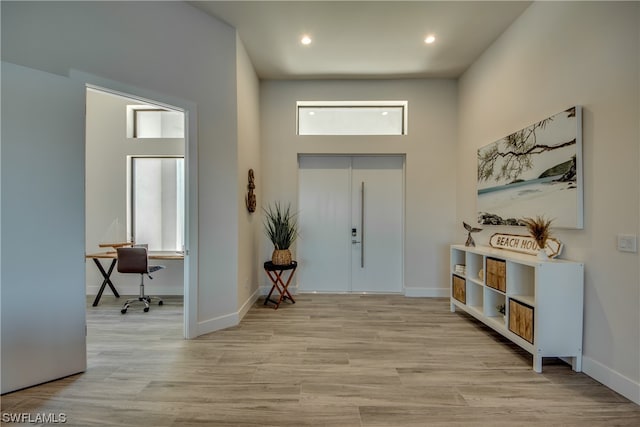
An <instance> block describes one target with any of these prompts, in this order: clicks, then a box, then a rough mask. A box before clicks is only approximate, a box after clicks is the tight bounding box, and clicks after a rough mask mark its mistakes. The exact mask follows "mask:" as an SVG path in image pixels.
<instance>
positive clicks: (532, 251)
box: [489, 233, 562, 258]
mask: <svg viewBox="0 0 640 427" xmlns="http://www.w3.org/2000/svg"><path fill="white" fill-rule="evenodd" d="M489 245H491V247H492V248H498V249H506V250H509V251H514V252H522V253H525V254H529V255H537V254H538V243H537V242H536V241H535V239H534V238H533V237H531V236H519V235H517V234H502V233H496V234H494V235H493V236H491V238H490V239H489ZM544 251H545V252H546V253H547V256H548V257H549V258H555V257H557V256H558V255H560V252H562V243H561V242H560V241H559V240H557V239H554V238H553V237H550V238H549V239H547V246H546V247H545V248H544Z"/></svg>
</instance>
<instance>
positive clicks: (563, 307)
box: [450, 245, 584, 372]
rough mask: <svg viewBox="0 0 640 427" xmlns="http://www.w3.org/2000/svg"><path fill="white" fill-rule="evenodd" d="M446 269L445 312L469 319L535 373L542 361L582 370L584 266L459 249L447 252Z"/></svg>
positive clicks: (492, 250)
mask: <svg viewBox="0 0 640 427" xmlns="http://www.w3.org/2000/svg"><path fill="white" fill-rule="evenodd" d="M450 264H451V278H450V287H451V298H450V302H451V311H455V310H456V309H460V310H462V311H465V312H467V313H469V314H470V315H471V316H473V317H475V318H476V319H478V320H480V321H481V322H483V323H484V324H486V325H487V326H489V327H491V328H492V329H494V330H495V331H497V332H498V333H500V334H502V335H503V336H505V337H506V338H508V339H510V340H511V341H512V342H514V343H515V344H517V345H519V346H520V347H522V348H523V349H525V350H526V351H528V352H529V353H531V354H532V355H533V369H534V371H536V372H542V361H543V358H544V357H558V358H561V359H563V360H566V361H568V362H570V363H571V365H572V368H573V369H574V370H575V371H581V370H582V312H583V300H584V290H583V286H584V285H583V282H584V264H582V263H579V262H572V261H566V260H554V259H552V260H540V259H538V258H537V257H536V256H532V255H525V254H520V253H515V252H509V251H506V250H502V249H495V248H490V247H468V246H463V245H453V246H451V249H450ZM456 266H464V268H460V267H459V268H458V269H456ZM454 292H455V293H454ZM500 306H504V307H505V310H504V311H505V313H504V314H502V313H501V312H500V310H499V308H498V307H500ZM537 312H539V313H544V315H537Z"/></svg>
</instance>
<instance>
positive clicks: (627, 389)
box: [582, 356, 640, 405]
mask: <svg viewBox="0 0 640 427" xmlns="http://www.w3.org/2000/svg"><path fill="white" fill-rule="evenodd" d="M582 372H584V373H585V374H587V375H589V376H590V377H591V378H593V379H594V380H596V381H598V382H600V383H602V384H604V385H605V386H607V387H609V388H610V389H611V390H613V391H615V392H617V393H620V394H621V395H623V396H624V397H626V398H627V399H629V400H631V401H632V402H634V403H636V404H637V405H640V383H638V382H635V381H633V380H632V379H630V378H627V377H625V376H624V375H622V374H620V373H619V372H616V371H614V370H613V369H611V368H609V367H608V366H605V365H603V364H602V363H600V362H597V361H595V360H593V359H591V358H589V357H585V356H582Z"/></svg>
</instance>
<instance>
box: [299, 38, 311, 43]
mask: <svg viewBox="0 0 640 427" xmlns="http://www.w3.org/2000/svg"><path fill="white" fill-rule="evenodd" d="M300 43H302V44H304V45H307V44H311V37H309V36H302V38H301V39H300Z"/></svg>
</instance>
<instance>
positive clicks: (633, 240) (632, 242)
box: [618, 234, 638, 253]
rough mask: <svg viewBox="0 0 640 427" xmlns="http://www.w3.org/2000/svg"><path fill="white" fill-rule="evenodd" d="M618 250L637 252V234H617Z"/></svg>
mask: <svg viewBox="0 0 640 427" xmlns="http://www.w3.org/2000/svg"><path fill="white" fill-rule="evenodd" d="M618 250H619V251H620V252H634V253H635V252H637V251H638V238H637V236H636V235H635V234H618Z"/></svg>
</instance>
